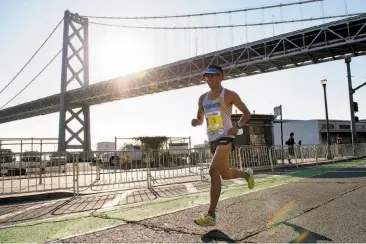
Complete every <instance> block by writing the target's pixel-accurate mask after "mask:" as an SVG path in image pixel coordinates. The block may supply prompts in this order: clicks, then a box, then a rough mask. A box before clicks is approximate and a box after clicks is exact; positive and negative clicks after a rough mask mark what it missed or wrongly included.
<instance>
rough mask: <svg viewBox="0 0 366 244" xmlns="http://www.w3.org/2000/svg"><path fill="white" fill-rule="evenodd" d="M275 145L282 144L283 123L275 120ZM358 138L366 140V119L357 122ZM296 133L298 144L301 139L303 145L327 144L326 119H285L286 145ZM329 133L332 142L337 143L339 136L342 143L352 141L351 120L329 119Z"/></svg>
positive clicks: (284, 134)
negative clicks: (289, 138)
mask: <svg viewBox="0 0 366 244" xmlns="http://www.w3.org/2000/svg"><path fill="white" fill-rule="evenodd" d="M273 131H274V140H275V145H281V123H280V121H279V120H275V121H274V127H273ZM356 131H357V139H358V141H360V142H366V121H365V120H360V122H358V123H356ZM291 132H293V133H294V134H295V142H296V144H297V143H298V142H299V140H301V142H302V145H310V144H325V143H326V142H327V124H326V120H315V119H314V120H283V140H284V142H283V143H284V145H285V142H286V140H287V139H288V137H289V136H290V133H291ZM329 133H330V141H331V143H336V141H337V138H338V137H341V138H342V143H345V144H347V143H351V142H352V140H351V136H352V135H351V121H347V120H329Z"/></svg>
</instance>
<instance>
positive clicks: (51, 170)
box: [0, 144, 366, 195]
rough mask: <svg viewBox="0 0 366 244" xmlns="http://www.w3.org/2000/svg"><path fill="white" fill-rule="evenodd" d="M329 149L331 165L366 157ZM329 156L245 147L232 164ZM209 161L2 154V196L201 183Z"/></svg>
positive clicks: (108, 154) (196, 152)
mask: <svg viewBox="0 0 366 244" xmlns="http://www.w3.org/2000/svg"><path fill="white" fill-rule="evenodd" d="M330 151H331V152H332V160H331V161H334V160H338V159H352V158H357V157H361V156H366V144H356V145H355V146H352V144H341V145H339V144H335V145H331V148H330ZM327 152H328V150H327V145H310V146H308V145H307V146H300V147H299V146H295V147H294V148H292V149H291V148H289V147H280V146H268V147H267V146H241V147H237V148H236V150H235V151H233V152H232V153H231V155H230V161H229V163H230V167H231V168H238V169H243V168H247V167H251V168H253V169H254V170H256V169H257V170H258V169H268V170H272V171H274V170H275V169H276V168H279V167H284V165H289V164H290V163H292V164H294V165H296V166H298V165H300V164H308V163H314V162H315V163H320V162H324V161H327V157H326V155H327ZM211 159H212V155H211V153H210V151H209V149H190V150H169V149H165V150H150V151H144V150H143V148H141V150H137V151H92V152H73V153H68V152H65V153H61V152H39V153H38V152H34V153H32V154H29V153H28V154H26V153H2V154H1V155H0V172H1V173H0V188H1V195H12V194H24V193H32V192H47V191H59V190H63V191H65V190H66V191H69V192H71V193H73V194H74V195H78V194H79V193H85V194H87V193H91V192H99V191H108V190H115V189H131V188H150V187H153V186H157V185H166V184H176V183H182V182H189V181H202V180H205V179H207V178H209V168H210V162H211ZM289 159H290V160H289Z"/></svg>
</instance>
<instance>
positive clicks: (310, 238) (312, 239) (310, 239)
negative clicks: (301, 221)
mask: <svg viewBox="0 0 366 244" xmlns="http://www.w3.org/2000/svg"><path fill="white" fill-rule="evenodd" d="M282 224H284V225H287V226H289V227H291V228H293V229H294V231H296V232H297V233H299V236H298V237H297V238H296V239H294V240H291V241H289V243H299V242H303V243H317V241H321V242H324V241H333V240H332V239H329V238H328V237H326V236H323V235H319V234H317V233H315V232H312V231H310V230H307V229H304V228H302V227H300V226H298V225H294V224H290V223H287V222H283V223H282Z"/></svg>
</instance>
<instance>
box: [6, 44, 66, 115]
mask: <svg viewBox="0 0 366 244" xmlns="http://www.w3.org/2000/svg"><path fill="white" fill-rule="evenodd" d="M62 50H63V49H61V50H60V51H59V52H58V53H57V54H56V55H55V56H54V57H53V58H52V59H51V60H50V61H49V62H48V63H47V64H46V66H45V67H43V69H42V70H41V71H40V72H39V73H38V74H37V75H36V76H35V77H34V78H33V79H32V80H31V81H30V82H29V83H28V84H27V85H26V86H25V87H23V89H22V90H20V92H18V93H17V94H16V95H15V96H14V97H12V98H11V99H10V100H9V101H8V102H7V103H5V104H4V105H3V106H2V107H1V108H0V109H3V108H4V107H5V106H6V105H8V104H9V103H11V102H12V101H13V100H14V99H15V98H16V97H17V96H19V95H20V94H21V93H22V92H23V91H24V90H25V89H27V88H28V86H29V85H30V84H32V83H33V81H35V80H36V79H37V78H38V77H39V76H40V75H41V74H42V73H43V72H44V71H45V70H46V69H47V67H48V66H49V65H50V64H51V63H52V62H53V61H54V60H55V59H56V57H57V56H58V55H60V53H61V52H62Z"/></svg>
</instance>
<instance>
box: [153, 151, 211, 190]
mask: <svg viewBox="0 0 366 244" xmlns="http://www.w3.org/2000/svg"><path fill="white" fill-rule="evenodd" d="M203 151H204V150H193V149H191V150H189V149H188V150H182V149H163V150H151V151H149V157H148V158H146V160H147V161H148V165H149V166H150V167H149V172H150V175H149V176H150V179H151V182H152V185H162V184H173V183H177V182H181V181H197V180H201V179H202V171H203V164H204V163H203V162H202V161H204V160H205V156H204V155H203Z"/></svg>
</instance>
